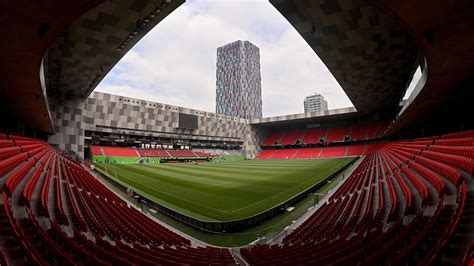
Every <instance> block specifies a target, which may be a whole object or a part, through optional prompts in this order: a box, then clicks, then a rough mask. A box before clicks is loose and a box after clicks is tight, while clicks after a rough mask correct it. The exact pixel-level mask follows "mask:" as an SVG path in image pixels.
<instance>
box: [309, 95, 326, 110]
mask: <svg viewBox="0 0 474 266" xmlns="http://www.w3.org/2000/svg"><path fill="white" fill-rule="evenodd" d="M327 110H328V102H327V101H326V100H324V96H322V95H321V94H319V93H314V94H313V95H310V96H306V98H305V99H304V112H305V113H309V112H324V111H327Z"/></svg>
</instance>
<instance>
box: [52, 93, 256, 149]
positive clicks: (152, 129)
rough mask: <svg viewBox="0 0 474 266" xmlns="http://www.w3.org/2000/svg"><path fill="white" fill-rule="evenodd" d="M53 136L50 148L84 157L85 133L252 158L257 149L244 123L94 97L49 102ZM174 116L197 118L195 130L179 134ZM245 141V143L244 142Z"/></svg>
mask: <svg viewBox="0 0 474 266" xmlns="http://www.w3.org/2000/svg"><path fill="white" fill-rule="evenodd" d="M50 108H51V111H52V116H53V121H54V127H55V130H56V134H54V135H51V136H50V137H49V140H48V141H49V143H51V144H53V145H57V146H58V147H59V148H61V149H63V150H70V151H74V152H75V153H77V154H78V155H80V156H84V135H85V131H86V130H87V131H94V132H107V133H117V134H120V133H125V134H134V135H141V134H143V135H144V136H145V135H149V134H151V135H154V136H167V134H169V135H171V134H173V135H174V136H176V134H178V135H186V136H187V138H188V139H190V140H215V141H239V142H243V151H244V153H245V155H246V156H247V157H248V158H253V157H251V156H255V155H256V154H257V152H258V149H259V143H260V141H261V140H260V139H259V137H258V133H255V132H253V131H255V130H257V129H256V128H254V127H253V126H251V125H250V124H249V123H248V120H247V119H242V118H236V117H229V116H224V115H218V114H215V113H210V112H205V111H199V110H195V109H189V108H184V107H179V106H173V105H168V104H162V103H156V102H150V101H144V100H140V99H134V98H128V97H123V96H118V95H112V94H107V93H100V92H93V93H92V94H91V95H90V96H89V97H88V98H85V99H84V98H80V97H61V98H53V99H51V100H50ZM179 113H185V114H191V115H196V116H198V129H196V130H192V129H182V128H178V117H179ZM246 138H248V139H247V140H246Z"/></svg>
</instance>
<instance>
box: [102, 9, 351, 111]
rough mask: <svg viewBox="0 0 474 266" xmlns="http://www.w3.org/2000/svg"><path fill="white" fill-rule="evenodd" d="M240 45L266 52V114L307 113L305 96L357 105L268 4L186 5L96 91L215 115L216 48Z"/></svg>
mask: <svg viewBox="0 0 474 266" xmlns="http://www.w3.org/2000/svg"><path fill="white" fill-rule="evenodd" d="M235 40H248V41H250V42H252V43H253V44H255V45H256V46H258V47H259V48H260V64H261V76H262V96H263V115H264V116H265V117H268V116H275V115H285V114H293V113H302V112H303V99H304V97H305V96H307V95H310V94H313V93H314V92H318V93H321V94H323V95H324V97H325V98H326V100H327V101H328V104H329V108H330V109H334V108H340V107H348V106H353V105H352V103H351V101H350V100H349V98H348V97H347V96H346V94H345V93H344V91H343V90H342V89H341V87H340V86H339V84H338V83H337V81H336V80H335V79H334V77H333V76H332V75H331V73H330V72H329V71H328V70H327V68H326V66H325V65H324V64H323V63H322V62H321V60H320V59H319V58H318V57H317V55H316V54H315V53H314V52H313V50H312V49H311V48H310V47H309V46H308V45H307V44H306V42H305V41H304V40H303V38H302V37H301V36H300V35H299V34H298V33H297V32H296V30H295V29H294V28H293V27H292V26H291V25H290V23H288V22H287V21H286V19H285V18H284V17H283V16H282V15H281V14H280V13H279V12H278V11H277V10H276V9H275V8H274V7H273V6H272V5H271V4H270V3H269V2H267V1H258V0H247V1H237V0H235V1H219V0H214V1H188V2H186V3H184V4H183V5H181V6H180V7H179V8H178V9H177V10H175V11H174V12H173V13H171V15H169V16H168V17H167V18H165V19H164V20H163V21H162V22H160V23H159V24H158V25H157V26H156V27H155V28H154V29H153V30H151V31H150V32H149V33H148V34H147V35H146V36H145V37H144V38H143V39H142V40H141V41H140V42H139V43H138V44H137V45H136V46H135V47H133V49H132V50H131V51H129V52H128V53H127V54H126V55H125V56H124V57H123V59H122V60H121V61H120V62H119V63H118V64H117V65H116V66H115V68H114V69H113V70H112V71H111V72H110V73H109V74H108V75H107V76H106V77H105V79H104V80H103V81H102V82H101V83H100V84H99V86H98V87H97V91H102V92H107V93H112V94H119V95H124V96H128V97H134V98H139V99H144V100H149V101H156V102H161V103H167V104H171V105H178V106H183V107H189V108H194V109H198V110H204V111H210V112H215V94H216V85H215V84H216V49H217V47H219V46H222V45H224V44H227V43H230V42H233V41H235Z"/></svg>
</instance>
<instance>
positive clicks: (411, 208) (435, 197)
mask: <svg viewBox="0 0 474 266" xmlns="http://www.w3.org/2000/svg"><path fill="white" fill-rule="evenodd" d="M464 134H465V135H469V134H471V132H467V133H464ZM442 139H446V138H440V139H437V138H433V139H429V140H413V141H396V142H386V143H379V144H371V146H370V147H369V146H368V145H355V146H340V147H326V148H302V149H280V150H265V151H263V152H262V153H264V155H265V156H267V157H268V158H293V157H295V158H298V157H299V156H302V155H304V154H307V156H308V157H318V156H319V157H323V156H340V155H341V154H342V155H343V154H344V153H345V151H346V149H347V150H348V151H347V153H350V154H352V153H358V152H361V151H364V150H365V151H366V152H369V151H373V152H371V153H368V154H367V155H366V157H365V158H364V159H363V160H362V161H361V163H360V164H359V165H358V166H357V167H356V168H355V169H354V170H353V172H352V174H351V175H350V176H348V177H347V178H346V180H345V182H343V183H342V185H341V186H340V187H339V188H338V189H337V190H336V191H335V192H334V193H333V194H332V195H331V196H330V197H329V198H328V200H327V201H325V202H324V203H323V204H322V205H321V207H319V208H318V209H317V210H316V211H315V213H314V214H313V215H311V216H310V217H309V218H307V219H306V220H305V221H304V222H303V224H302V225H300V226H298V227H296V229H294V231H292V232H291V233H290V234H288V235H287V236H286V237H284V238H283V240H282V243H281V244H274V245H262V246H255V247H244V248H241V249H240V254H241V255H242V256H243V258H244V259H245V260H246V261H247V262H248V263H250V264H276V263H281V262H291V263H297V264H298V263H349V262H351V261H354V260H358V261H361V262H363V263H364V264H380V263H385V262H389V263H391V264H393V263H395V264H398V263H405V262H407V261H408V260H412V259H413V258H415V259H416V261H418V262H420V263H421V264H425V263H430V262H433V261H436V260H438V259H439V257H440V251H442V250H443V249H445V248H447V246H448V240H449V239H451V238H452V237H453V235H454V233H455V232H456V228H457V225H458V224H459V223H462V221H463V219H461V217H462V215H463V212H464V211H465V210H464V208H465V206H466V203H467V202H468V200H469V199H468V194H467V183H466V180H465V179H464V178H463V177H462V175H463V173H464V174H466V173H467V172H464V170H465V169H466V168H465V167H461V166H459V165H457V164H456V163H455V162H457V160H456V159H453V158H458V157H463V158H465V159H466V163H468V164H469V165H470V168H468V169H470V170H471V171H472V165H473V158H472V153H469V152H468V151H471V152H472V150H473V149H474V146H473V145H472V143H473V142H472V137H462V138H459V139H455V138H453V140H455V141H451V142H450V143H451V144H452V145H451V146H449V145H446V144H447V143H448V142H445V143H444V144H445V145H443V147H459V146H461V147H463V149H449V148H442V149H440V150H439V151H436V152H435V151H430V147H431V144H432V143H436V142H437V141H438V140H442ZM460 139H462V141H461V140H460ZM28 141H33V142H35V143H36V144H35V145H39V147H33V146H31V147H29V145H31V144H29V142H25V143H28V144H25V145H23V146H24V147H25V150H23V149H22V150H21V151H20V153H19V154H17V155H14V156H13V157H11V158H7V159H3V160H1V161H0V166H1V167H0V171H2V176H3V178H2V179H3V180H4V181H5V182H4V185H3V189H2V191H3V192H2V202H1V204H2V206H0V207H1V208H0V216H1V217H2V218H5V219H2V220H1V221H0V227H1V228H2V229H4V230H2V235H4V237H9V238H10V239H11V243H16V244H14V245H10V246H8V247H7V248H5V249H4V250H2V252H3V253H2V260H3V261H7V262H8V263H9V264H16V263H21V262H25V261H28V262H31V263H39V264H50V263H71V264H74V263H76V262H83V263H94V264H108V263H107V262H105V261H104V258H108V260H112V262H113V263H116V264H130V263H135V264H153V263H166V264H168V263H172V264H174V263H183V264H201V263H202V264H234V263H235V261H234V258H233V257H232V255H231V254H230V252H229V250H228V249H221V248H212V247H194V246H192V245H191V243H190V241H189V240H188V239H186V238H184V237H183V236H181V235H178V234H176V233H173V232H172V231H169V230H168V229H166V228H165V227H163V226H161V225H160V224H157V223H155V222H154V221H152V220H151V219H149V218H148V217H146V216H145V215H143V214H142V213H141V212H139V211H138V210H136V209H134V208H132V207H130V206H129V205H128V204H127V203H126V202H125V201H123V200H122V199H121V198H120V197H118V196H117V195H116V194H114V193H113V192H111V191H110V190H109V189H108V188H107V187H105V186H104V185H103V184H102V183H101V182H100V181H98V180H96V179H95V178H94V177H93V176H92V175H91V174H90V173H89V172H88V171H86V170H85V169H84V168H83V167H82V166H81V165H80V164H78V163H76V162H74V161H72V160H70V159H68V158H65V157H63V156H62V155H60V154H58V153H57V152H56V151H55V150H54V149H52V148H51V147H50V146H49V145H48V144H46V143H43V142H40V141H35V140H28ZM430 143H431V144H430ZM465 144H466V145H465ZM432 146H441V145H432ZM9 148H10V147H2V148H0V153H3V152H4V150H9ZM105 150H107V149H105ZM349 150H350V152H349ZM121 152H122V151H121ZM175 152H176V151H175ZM180 152H181V153H182V152H183V151H180ZM188 152H190V151H186V152H185V153H186V154H184V153H182V155H188V154H190V153H188ZM426 153H429V156H425V155H426ZM433 153H436V154H440V155H443V156H456V157H439V158H438V157H436V158H432V157H430V156H431V154H433ZM451 153H455V154H451ZM193 154H194V153H193ZM260 155H261V156H262V154H260ZM469 156H471V157H469ZM12 158H15V160H10V159H12ZM6 162H13V163H6ZM469 174H472V172H470V173H469ZM38 186H39V188H40V189H35V187H38ZM34 198H38V199H39V201H37V202H36V201H34V200H32V199H34ZM450 198H453V199H455V200H449V199H450ZM19 199H21V200H19ZM471 200H472V199H471ZM111 205H112V206H113V208H111ZM467 213H468V214H469V213H470V212H467ZM40 221H41V222H40ZM66 228H71V229H70V230H72V231H69V230H66ZM435 228H436V230H435ZM69 232H73V233H72V234H71V233H69ZM145 232H146V233H145ZM87 235H92V236H93V237H94V238H95V241H93V240H91V239H90V238H89V237H88V236H87ZM432 239H437V241H432ZM18 250H20V251H22V252H24V254H25V256H23V255H22V253H19V252H18ZM112 254H122V255H123V256H120V257H117V256H113V255H112ZM313 254H317V255H313ZM415 254H416V257H413V256H414V255H415ZM105 256H107V257H105ZM466 257H467V255H466Z"/></svg>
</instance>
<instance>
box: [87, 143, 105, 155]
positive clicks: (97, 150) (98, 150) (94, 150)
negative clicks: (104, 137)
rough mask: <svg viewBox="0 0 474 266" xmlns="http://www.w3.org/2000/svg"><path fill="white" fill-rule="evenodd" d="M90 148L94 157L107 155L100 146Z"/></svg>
mask: <svg viewBox="0 0 474 266" xmlns="http://www.w3.org/2000/svg"><path fill="white" fill-rule="evenodd" d="M89 148H90V150H91V153H92V154H93V155H105V154H104V153H103V152H102V148H101V147H100V146H95V145H90V146H89Z"/></svg>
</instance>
